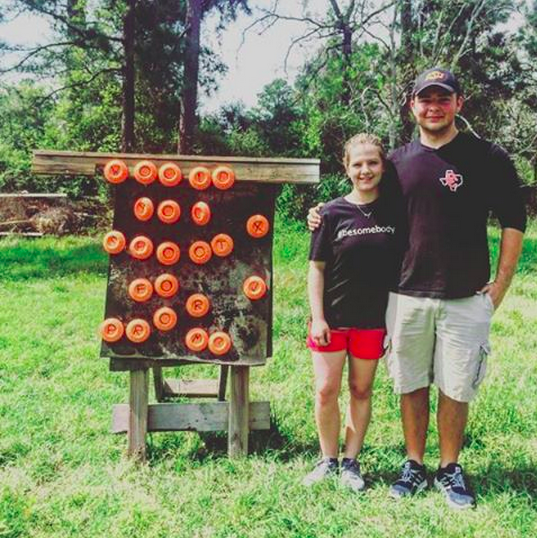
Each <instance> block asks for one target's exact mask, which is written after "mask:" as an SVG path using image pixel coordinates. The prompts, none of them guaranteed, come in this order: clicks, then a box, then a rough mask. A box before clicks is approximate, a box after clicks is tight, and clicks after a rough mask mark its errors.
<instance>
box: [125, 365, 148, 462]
mask: <svg viewBox="0 0 537 538" xmlns="http://www.w3.org/2000/svg"><path fill="white" fill-rule="evenodd" d="M148 393H149V370H148V369H144V370H133V371H131V372H130V395H129V431H128V448H127V451H128V454H129V456H131V457H133V458H135V459H136V460H138V461H145V455H146V447H145V435H146V433H147V401H148Z"/></svg>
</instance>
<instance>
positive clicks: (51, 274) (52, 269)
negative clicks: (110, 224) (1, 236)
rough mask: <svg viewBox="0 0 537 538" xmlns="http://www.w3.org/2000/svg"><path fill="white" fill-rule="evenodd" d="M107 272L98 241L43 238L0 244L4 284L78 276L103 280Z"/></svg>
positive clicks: (106, 263) (0, 278)
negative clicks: (92, 275) (96, 277)
mask: <svg viewBox="0 0 537 538" xmlns="http://www.w3.org/2000/svg"><path fill="white" fill-rule="evenodd" d="M81 243H82V244H81ZM107 271H108V259H107V255H106V254H105V253H104V252H103V250H102V248H101V245H100V244H99V242H98V241H97V240H92V239H89V238H88V239H84V240H80V239H78V238H72V239H71V238H64V239H53V238H46V239H42V240H41V239H35V240H17V241H14V242H8V243H2V241H0V280H2V281H3V282H8V281H11V282H14V281H28V280H39V279H47V278H55V277H61V276H68V275H69V276H73V275H75V274H81V273H84V274H94V275H102V276H106V274H107Z"/></svg>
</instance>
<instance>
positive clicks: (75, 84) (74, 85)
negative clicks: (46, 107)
mask: <svg viewBox="0 0 537 538" xmlns="http://www.w3.org/2000/svg"><path fill="white" fill-rule="evenodd" d="M107 73H121V69H117V68H112V67H111V68H106V69H102V70H101V71H97V72H96V73H93V74H92V76H91V77H89V78H88V79H86V80H83V81H80V82H73V83H72V84H66V85H65V86H61V87H60V88H56V89H55V90H53V91H52V92H50V93H48V94H47V95H44V96H43V97H41V98H40V99H38V100H37V101H36V104H37V105H38V106H41V105H42V104H43V103H44V102H45V101H48V100H49V99H51V98H52V97H54V96H55V95H57V94H58V93H60V92H63V91H65V90H72V89H73V88H81V87H84V86H88V85H89V84H91V83H92V82H93V81H94V80H95V79H97V78H99V77H100V76H101V75H105V74H107Z"/></svg>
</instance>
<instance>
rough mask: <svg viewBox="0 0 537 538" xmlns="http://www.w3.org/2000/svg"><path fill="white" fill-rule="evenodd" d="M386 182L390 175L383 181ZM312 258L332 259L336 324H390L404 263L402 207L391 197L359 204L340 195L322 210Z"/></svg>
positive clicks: (328, 283) (329, 272) (329, 297)
mask: <svg viewBox="0 0 537 538" xmlns="http://www.w3.org/2000/svg"><path fill="white" fill-rule="evenodd" d="M383 181H384V180H383ZM321 215H322V223H321V226H320V227H319V228H318V229H317V230H316V231H315V232H313V235H312V239H311V248H310V255H309V259H310V260H314V261H323V262H326V266H325V270H324V296H323V305H324V315H325V319H326V321H327V323H328V325H329V326H330V327H331V328H337V327H357V328H362V329H370V328H382V327H384V323H385V322H384V315H385V311H386V304H387V300H388V291H389V290H390V289H393V288H394V286H395V285H396V284H397V277H398V274H399V266H400V252H401V248H400V246H399V241H400V237H399V235H398V229H399V223H398V221H399V218H400V215H401V210H400V206H399V205H398V204H397V202H395V201H394V200H392V199H391V197H390V196H384V195H383V196H381V197H380V198H378V199H377V200H376V201H375V202H373V203H371V204H367V205H360V206H356V204H353V203H351V202H348V201H347V200H345V198H336V199H335V200H332V201H331V202H328V203H327V204H326V205H325V206H323V208H322V209H321Z"/></svg>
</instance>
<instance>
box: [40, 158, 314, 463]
mask: <svg viewBox="0 0 537 538" xmlns="http://www.w3.org/2000/svg"><path fill="white" fill-rule="evenodd" d="M33 171H34V172H35V173H38V174H67V175H94V174H102V175H103V181H106V180H107V181H109V182H110V183H111V184H112V185H113V188H114V191H115V193H114V198H115V201H114V220H113V226H112V230H110V232H109V233H107V234H106V236H105V237H104V238H103V247H104V248H105V250H107V252H108V253H109V254H110V263H109V272H108V286H107V295H106V307H105V316H104V322H103V324H102V325H101V337H102V346H101V356H102V357H106V358H109V359H110V368H111V370H114V371H129V372H130V376H131V377H130V395H129V403H128V404H120V405H116V406H114V410H113V425H112V430H113V431H114V432H117V433H120V432H124V433H127V434H128V451H129V453H130V454H132V455H134V456H136V457H138V458H140V459H143V458H145V435H146V433H147V432H148V431H176V430H197V431H213V430H227V431H228V436H229V442H228V448H229V454H230V455H231V456H238V455H243V454H246V453H247V440H248V432H249V431H250V430H251V429H266V428H268V427H269V426H270V407H269V404H268V402H250V401H249V390H248V383H249V367H250V366H259V365H263V364H265V362H266V359H267V358H268V357H270V356H271V355H272V282H273V280H272V276H273V271H272V239H273V224H274V211H275V200H276V196H277V194H278V193H279V188H280V185H281V184H282V183H298V184H311V183H316V182H318V181H319V161H318V160H316V159H274V158H246V157H212V156H211V157H206V156H179V155H145V154H143V155H142V154H103V153H79V152H59V151H36V152H34V160H33ZM192 363H203V364H213V365H218V366H220V376H219V379H218V380H201V381H199V380H198V381H188V380H180V379H175V380H174V379H164V378H163V376H162V367H163V366H177V365H184V364H192ZM150 369H152V371H153V377H154V385H155V394H156V399H157V402H158V403H157V404H151V405H149V404H148V373H149V370H150ZM228 373H230V387H229V401H226V384H227V378H228ZM176 396H187V397H215V398H217V399H218V401H217V402H212V403H198V404H184V403H176V404H173V403H164V402H165V401H167V400H169V399H170V398H173V397H176Z"/></svg>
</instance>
